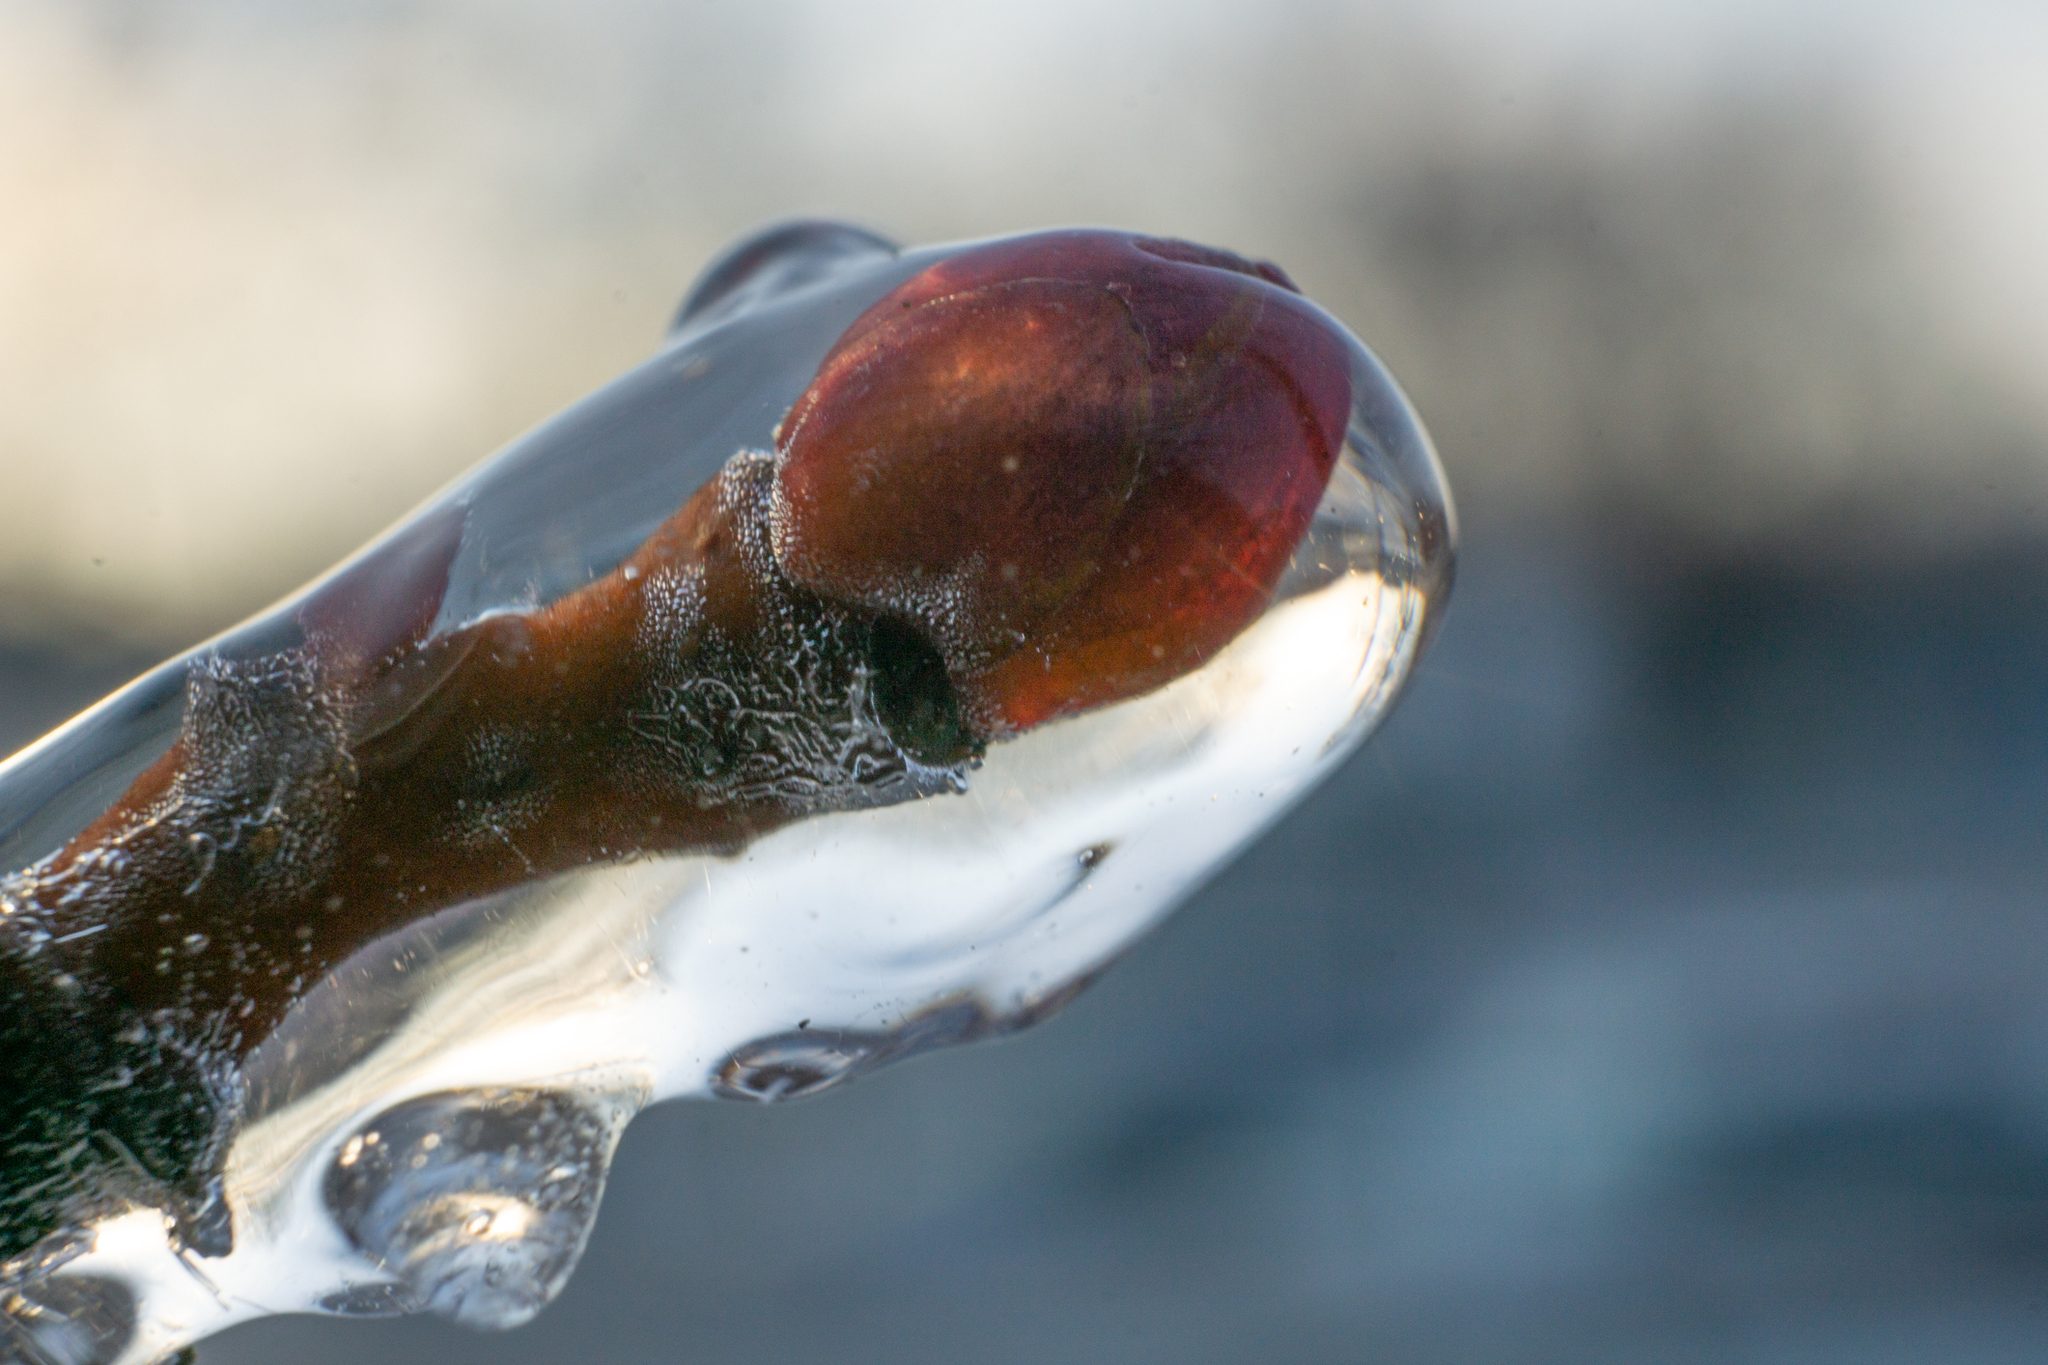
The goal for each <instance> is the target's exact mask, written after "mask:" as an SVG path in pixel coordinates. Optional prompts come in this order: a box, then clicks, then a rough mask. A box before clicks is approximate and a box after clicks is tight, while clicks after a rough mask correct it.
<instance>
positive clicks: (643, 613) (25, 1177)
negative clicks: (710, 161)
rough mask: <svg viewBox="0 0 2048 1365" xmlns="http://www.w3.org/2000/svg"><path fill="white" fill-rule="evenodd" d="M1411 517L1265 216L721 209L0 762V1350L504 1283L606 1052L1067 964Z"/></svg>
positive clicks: (493, 1313)
mask: <svg viewBox="0 0 2048 1365" xmlns="http://www.w3.org/2000/svg"><path fill="white" fill-rule="evenodd" d="M1453 538H1454V537H1453V528H1452V520H1451V512H1450V506H1449V502H1448V500H1447V496H1446V493H1445V490H1444V485H1443V480H1442V476H1441V474H1440V472H1439V470H1438V468H1437V464H1436V460H1435V457H1434V455H1433V454H1432V453H1431V451H1430V447H1429V443H1428V440H1427V438H1426V437H1425V436H1424V435H1423V432H1422V429H1421V427H1420V425H1419V424H1418V423H1417V421H1416V418H1415V415H1414V413H1413V412H1412V411H1411V410H1410V408H1409V406H1408V404H1407V403H1406V402H1405V400H1404V399H1403V398H1402V397H1401V394H1400V392H1399V390H1397V389H1396V388H1395V386H1394V383H1393V381H1392V379H1391V378H1389V376H1388V375H1387V373H1386V371H1385V370H1384V369H1382V368H1381V367H1380V365H1379V364H1378V362H1376V361H1375V360H1374V359H1373V357H1372V356H1371V355H1369V354H1368V353H1367V352H1366V351H1365V349H1364V348H1363V347H1362V346H1360V345H1359V343H1358V342H1357V341H1356V340H1355V339H1354V338H1353V337H1352V336H1351V334H1350V333H1349V332H1347V331H1346V330H1345V329H1344V328H1343V327H1342V326H1341V325H1340V324H1338V323H1337V322H1336V321H1335V320H1333V319H1332V318H1331V317H1330V316H1329V315H1328V314H1326V313H1324V312H1322V311H1321V310H1320V309H1318V308H1316V307H1315V305H1313V304H1311V303H1309V302H1307V301H1306V300H1305V299H1303V298H1302V297H1301V296H1300V295H1299V294H1298V293H1297V292H1296V291H1295V290H1294V287H1293V286H1292V284H1291V283H1290V282H1289V281H1288V279H1287V278H1286V276H1285V275H1283V274H1281V273H1280V271H1279V270H1277V269H1276V268H1274V267H1272V266H1270V265H1265V264H1259V263H1254V262H1249V261H1246V260H1243V259H1241V258H1239V257H1237V256H1233V255H1230V254H1228V253H1225V252H1221V251H1214V250H1209V249H1207V248H1203V247H1196V246H1192V245H1189V244H1187V243H1184V242H1177V241H1166V240H1159V239H1152V238H1145V237H1138V236H1132V235H1128V234H1123V233H1112V232H1080V231H1075V232H1051V233H1042V234H1037V235H1032V236H1024V237H1016V238H1009V239H1004V240H1000V241H992V242H982V243H973V244H969V245H966V246H953V247H940V248H931V249H927V250H922V251H912V252H902V251H898V250H897V249H895V248H894V247H892V246H891V245H890V244H888V243H887V242H884V241H882V240H880V239H878V238H875V237H873V236H870V235H868V234H866V233H862V232H859V231H856V230H854V229H850V228H846V227H841V226H837V225H833V224H824V223H802V224H795V225H791V226H788V227H784V228H779V229H776V230H773V231H770V232H767V233H764V234H762V235H760V236H758V237H756V238H754V239H752V240H750V241H747V242H745V243H742V244H741V245H740V246H739V247H737V248H736V249H734V250H733V251H732V252H730V253H728V255H727V256H726V257H725V258H724V259H723V260H721V261H720V262H718V263H717V264H716V265H714V266H713V267H712V269H711V270H710V271H709V272H707V274H706V276H705V278H704V279H703V280H701V281H700V282H699V283H698V285H697V286H696V288H695V289H694V290H693V291H692V293H691V295H690V296H689V298H688V299H687V300H686V301H685V304H684V307H683V310H682V313H681V315H680V316H679V317H678V319H677V322H676V326H675V329H674V331H673V332H672V333H671V335H670V337H669V339H668V342H667V344H666V345H665V346H664V347H663V348H662V349H661V351H660V352H659V353H658V354H657V355H656V356H655V357H654V358H653V359H652V360H650V361H648V362H647V363H646V364H645V365H643V366H641V367H640V368H639V369H637V370H635V371H633V372H632V373H630V374H628V375H626V376H625V377H623V378H622V379H620V380H618V381H617V382H616V383H614V384H612V385H611V386H610V387H608V388H606V389H604V390H602V391H601V392H599V393H597V394H595V395H593V396H592V397H591V398H589V399H588V400H586V401H585V402H583V403H582V404H580V405H578V406H577V407H575V408H572V409H570V410H569V411H568V412H566V413H564V414H563V415H562V416H561V417H559V418H557V419H556V420H554V421H553V422H551V423H549V424H548V425H546V426H544V427H542V428H541V429H539V430H538V431H536V432H534V433H533V434H532V435H530V436H528V437H526V438H525V439H523V440H521V441H518V442H516V443H515V444H514V445H513V446H512V447H511V448H509V449H508V450H506V451H504V452H503V453H501V454H499V455H498V456H497V457H495V458H494V459H492V460H490V461H488V462H486V463H485V464H484V465H482V466H481V467H480V468H478V469H477V470H476V471H475V472H474V473H472V474H470V475H469V476H468V477H466V478H464V479H462V480H461V481H460V482H458V483H457V484H455V485H454V486H453V487H451V488H450V489H448V490H447V491H446V492H444V493H443V494H441V495H440V496H439V497H437V498H436V499H434V500H433V501H432V502H431V503H429V504H428V505H426V506H425V507H424V508H422V509H421V510H420V511H418V512H417V513H415V514H414V515H413V516H411V517H410V518H408V519H407V520H406V521H405V522H403V523H402V524H401V525H400V526H399V527H398V528H397V529H395V530H394V531H392V532H391V533H390V534H389V535H387V536H386V537H385V538H384V539H382V540H381V541H379V542H377V543H376V544H375V545H373V546H371V547H370V548H369V549H368V550H366V551H364V552H363V553H362V554H360V555H358V556H357V557H356V558H355V559H353V560H351V561H350V562H349V563H347V564H345V565H344V566H342V567H341V568H340V569H338V570H337V571H335V572H334V573H333V574H330V575H329V576H328V577H327V578H325V579H323V580H321V581H320V582H318V583H316V584H314V585H313V586H312V587H311V588H309V589H307V590H306V591H304V592H302V593H301V594H299V595H298V596H296V597H294V598H292V599H290V600H289V601H287V602H285V603H284V604H283V605H281V606H279V607H278V608H276V609H275V610H273V611H271V612H268V613H266V614H265V615H263V616H261V617H259V618H257V619H256V620H254V621H252V622H250V623H249V624H247V625H244V626H242V627H241V628H239V629H237V630H235V631H233V632H231V633H229V634H227V635H225V636H223V637H221V638H219V639H217V640H214V641H212V642H210V643H208V644H206V645H204V646H202V647H200V648H199V649H196V650H194V651H193V652H191V653H190V654H188V655H186V656H184V657H182V658H179V659H176V660H174V661H172V662H171V663H169V664H166V665H164V666H163V667H162V668H160V669H158V670H156V671H155V672H153V673H151V674H149V675H147V676H146V677H144V678H142V679H141V680H139V681H137V682H136V683H134V684H133V685H131V686H130V687H128V688H126V689H125V690H123V691H122V692H120V693H118V694H116V695H115V696H113V697H111V698H109V699H108V700H106V701H105V702H103V703H101V704H100V705H99V706H97V707H95V708H94V709H93V710H91V711H89V712H87V713H86V714H84V715H83V716H80V717H79V718H78V719H76V720H74V721H72V722H71V723H70V724H69V725H67V726H65V727H64V728H63V729H61V730H59V731H57V732H56V733H54V734H52V735H50V736H49V737H48V738H46V739H44V740H43V741H42V742H40V743H39V744H37V745H35V746H33V747H32V748H30V749H28V750H26V751H24V752H22V753H21V754H18V755H16V756H15V757H14V758H13V759H12V760H11V761H10V762H9V763H8V764H7V765H6V766H5V768H4V769H0V859H4V861H0V870H4V874H5V879H4V881H0V1005H4V1014H0V1132H4V1138H5V1143H6V1147H5V1153H4V1163H5V1164H4V1166H0V1177H4V1184H0V1261H4V1267H0V1306H4V1310H5V1315H4V1317H0V1332H4V1333H5V1334H7V1335H5V1336H4V1337H0V1355H4V1354H5V1353H6V1352H8V1351H12V1352H14V1353H15V1355H18V1356H21V1357H22V1358H26V1359H31V1360H34V1359H45V1360H52V1361H67V1362H71V1361H123V1362H128V1361H137V1362H140V1361H149V1360H154V1359H158V1358H161V1357H163V1356H165V1355H166V1354H168V1353H170V1352H172V1351H174V1350H176V1349H177V1348H179V1347H180V1346H181V1345H183V1344H184V1343H186V1342H188V1341H191V1340H193V1339H195V1338H196V1337H198V1336H201V1335H204V1334H205V1333H207V1332H211V1331H214V1330H217V1329H219V1328H220V1327H223V1326H225V1325H227V1324H228V1323H230V1322H233V1321H235V1320H237V1319H240V1318H243V1317H247V1316H250V1315H253V1314H256V1313H259V1312H263V1311H279V1310H286V1309H324V1310H326V1311H330V1312H336V1313H392V1312H406V1311H414V1310H431V1311H434V1312H438V1313H442V1314H444V1315H446V1316H449V1317H451V1318H454V1319H457V1320H459V1321H462V1322H466V1323H470V1324H474V1325H480V1326H506V1325H510V1324H514V1323H518V1322H521V1321H523V1320H525V1319H526V1318H528V1317H530V1316H531V1315H532V1314H533V1313H534V1312H536V1311H538V1310H539V1308H540V1307H541V1306H542V1305H543V1304H545V1303H546V1302H547V1300H548V1299H549V1297H550V1296H552V1295H553V1294H554V1293H555V1292H556V1290H558V1289H559V1288H560V1286H561V1284H562V1283H563V1281H564V1280H565V1279H566V1277H567V1276H568V1274H569V1271H570V1270H571V1268H572V1267H573V1264H574V1262H575V1259H576V1256H577V1255H578V1253H579V1252H580V1250H581V1248H582V1245H583V1242H584V1239H585V1237H586V1235H587V1233H588V1230H589V1227H590V1223H591V1220H592V1218H593V1217H594V1216H595V1213H596V1208H597V1203H598V1198H599V1195H600V1193H601V1192H602V1188H603V1182H604V1177H605V1171H606V1168H607V1165H608V1163H609V1160H610V1155H611V1151H612V1147H613V1144H614V1143H615V1142H616V1140H617V1138H618V1134H619V1131H620V1129H621V1128H622V1127H623V1125H624V1124H625V1122H626V1120H627V1119H628V1118H630V1117H631V1115H632V1114H633V1113H634V1112H635V1111H636V1110H637V1109H638V1108H640V1107H641V1106H642V1105H644V1104H646V1103H648V1102H650V1101H652V1100H656V1099H664V1098H670V1097H677V1096H713V1095H715V1096H724V1097H729V1098H743V1099H754V1100H774V1099H781V1098H787V1097H791V1096H796V1095H803V1094H809V1093H812V1092H815V1091H818V1090H821V1089H823V1088H825V1087H827V1086H830V1085H833V1084H835V1083H837V1082H839V1081H842V1080H845V1079H847V1078H849V1077H852V1076H855V1075H858V1074H860V1073H862V1072H864V1071H867V1070H870V1069H872V1068H874V1067H876V1066H879V1065H881V1064H883V1063H885V1062H888V1061H891V1060H894V1059H897V1058H900V1057H904V1056H907V1055H909V1054H911V1053H914V1052H917V1051H920V1050H923V1049H926V1048H930V1047H934V1046H938V1045H941V1044H945V1043H952V1042H961V1041H966V1040H969V1039H974V1038H981V1037H987V1036H990V1035H993V1034H998V1033H1002V1032H1005V1031H1009V1030H1012V1029H1016V1028H1019V1027H1022V1026H1024V1025H1026V1024H1029V1023H1031V1022H1033V1021H1035V1020H1038V1019H1042V1018H1044V1017H1045V1016H1046V1015H1048V1014H1050V1013H1051V1012H1053V1011H1054V1010H1056V1009H1057V1008H1058V1007H1059V1006H1060V1005H1061V1004H1062V1003H1063V1002H1065V1001H1066V1000H1068V999H1070V998H1071V997H1072V996H1073V995H1074V993H1075V992H1076V991H1078V990H1079V989H1080V988H1081V986H1082V985H1083V984H1084V983H1086V982H1088V981H1089V980H1091V979H1092V978H1093V977H1094V976H1095V975H1096V974H1097V973H1099V972H1100V971H1101V969H1102V968H1103V967H1104V966H1105V965H1106V964H1108V963H1109V962H1110V961H1111V960H1112V959H1113V958H1114V957H1115V956H1116V954H1117V953H1118V952H1119V951H1120V950H1122V949H1123V948H1124V947H1125V946H1126V945H1128V944H1129V943H1130V942H1131V941H1132V939H1133V938H1135V937H1136V936H1137V935H1139V934H1140V933H1142V932H1143V931H1144V930H1145V929H1146V928H1147V927H1149V926H1150V925H1152V924H1153V923H1155V922H1156V921H1157V920H1158V919H1159V917H1160V916H1161V915H1162V914H1163V913H1165V912H1166V910H1168V909H1169V908H1170V907H1171V906H1172V905H1173V904H1174V903H1175V902H1176V901H1178V900H1179V899H1180V898H1182V897H1183V896H1184V895H1186V894H1187V892H1188V891H1189V889H1190V888H1192V887H1193V886H1195V885H1196V884H1197V883H1198V882H1200V881H1201V880H1202V879H1203V878H1204V877H1206V876H1208V875H1209V874H1210V873H1211V872H1213V871H1214V870H1215V868H1216V867H1217V866H1218V865H1219V864H1221V863H1222V862H1223V861H1224V860H1226V859H1228V858H1229V857H1230V856H1231V855H1232V853H1233V852H1235V851H1236V850H1237V849H1239V848H1241V847H1242V846H1243V845H1244V844H1245V842H1246V841H1247V840H1249V839H1250V838H1252V837H1253V836H1254V835H1256V834H1257V833H1258V832H1259V831H1260V830H1261V829H1263V828H1265V827H1266V826H1267V825H1269V824H1270V823H1272V821H1273V820H1275V819H1276V818H1277V817H1278V816H1279V815H1280V814H1281V813H1282V812H1284V811H1285V810H1286V809H1287V808H1288V807H1289V806H1290V805H1291V804H1293V803H1294V802H1295V801H1296V800H1298V799H1299V798H1300V797H1301V796H1302V795H1303V793H1305V792H1306V791H1308V790H1309V788H1310V787H1311V786H1313V785H1314V784H1315V782H1316V781H1317V780H1318V779H1319V778H1320V777H1322V776H1323V775H1324V774H1326V773H1327V772H1329V771H1330V769H1331V768H1332V766H1333V765H1335V764H1336V763H1337V762H1338V761H1340V760H1341V759H1342V758H1343V756H1344V755H1345V753H1346V752H1348V751H1349V750H1350V749H1351V748H1352V747H1353V746H1354V745H1356V744H1357V743H1358V742H1359V740H1361V739H1362V738H1363V737H1364V735H1365V734H1366V732H1367V731H1368V730H1369V729H1370V728H1371V726H1372V725H1373V724H1374V722H1375V721H1377V720H1378V719H1379V717H1380V716H1381V715H1382V714H1384V712H1385V711H1386V708H1387V707H1388V705H1389V704H1390V703H1391V702H1392V701H1393V698H1394V696H1395V693H1396V692H1397V691H1398V690H1399V688H1400V686H1401V683H1402V682H1403V680H1404V679H1405V678H1406V677H1407V675H1408V672H1409V670H1410V668H1411V666H1412V664H1413V662H1414V660H1415V657H1416V655H1417V652H1418V651H1419V650H1420V649H1421V648H1422V646H1423V643H1424V642H1425V640H1426V639H1427V637H1428V635H1429V633H1430V630H1431V628H1432V627H1433V625H1434V623H1435V621H1436V618H1437V614H1438V612H1439V611H1440V609H1441V607H1442V604H1443V601H1444V597H1445V594H1446V593H1447V591H1448V587H1449V583H1450V574H1451V562H1452V542H1453ZM257 1305H262V1307H261V1308H259V1307H258V1306H257ZM8 1358H13V1357H12V1356H9V1357H8Z"/></svg>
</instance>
